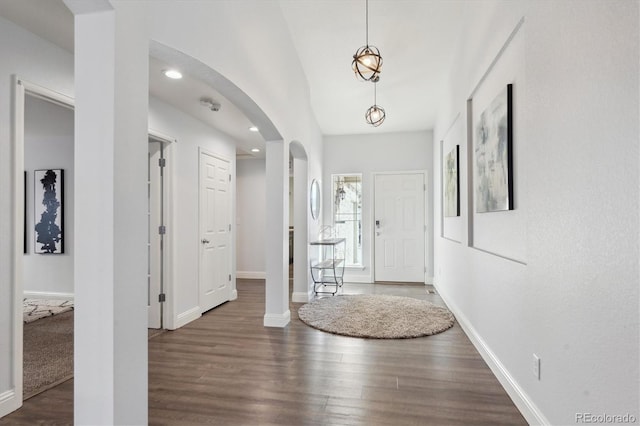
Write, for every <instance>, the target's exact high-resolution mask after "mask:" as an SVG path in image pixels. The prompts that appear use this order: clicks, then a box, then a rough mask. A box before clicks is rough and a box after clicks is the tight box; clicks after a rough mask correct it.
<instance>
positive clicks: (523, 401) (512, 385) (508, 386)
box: [436, 286, 551, 425]
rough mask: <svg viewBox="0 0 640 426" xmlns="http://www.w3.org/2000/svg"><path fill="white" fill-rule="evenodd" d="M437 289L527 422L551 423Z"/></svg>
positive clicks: (456, 309)
mask: <svg viewBox="0 0 640 426" xmlns="http://www.w3.org/2000/svg"><path fill="white" fill-rule="evenodd" d="M436 290H437V291H438V293H439V294H440V296H441V297H442V300H444V302H445V303H446V304H447V306H448V307H449V309H450V310H451V312H452V313H453V315H454V316H455V317H456V320H457V321H458V323H459V324H460V327H462V330H464V332H465V334H466V335H467V337H469V340H471V343H472V344H473V346H475V348H476V349H477V351H478V352H479V353H480V356H481V357H482V359H484V361H485V362H486V363H487V365H488V366H489V368H490V369H491V371H492V372H493V374H494V375H495V376H496V378H497V379H498V381H499V382H500V384H501V385H502V387H503V388H504V390H505V391H506V392H507V394H508V395H509V397H510V398H511V400H512V401H513V403H514V404H515V405H516V407H517V408H518V410H520V413H521V414H522V415H523V416H524V418H525V420H526V421H527V423H529V424H530V425H550V424H551V423H550V422H549V420H547V418H546V417H545V416H544V414H542V412H541V411H540V409H539V408H538V407H537V406H536V405H535V404H534V403H533V401H532V400H531V398H529V396H528V395H527V393H526V392H525V391H524V390H523V389H522V388H521V387H520V385H518V382H517V381H516V380H515V379H514V378H513V376H511V374H510V373H509V370H507V369H506V367H505V366H504V365H503V364H502V363H501V362H500V359H499V358H498V357H497V356H496V354H494V353H493V351H492V350H491V348H489V346H488V345H487V343H486V342H485V341H484V339H483V338H482V337H481V336H480V335H479V334H478V332H477V331H476V330H475V328H473V326H472V325H471V323H470V322H469V320H468V319H467V317H466V316H465V315H464V314H463V313H462V311H460V309H458V307H457V305H456V304H454V303H451V300H449V299H447V297H446V296H445V295H444V294H443V293H442V292H441V291H440V289H438V288H437V286H436Z"/></svg>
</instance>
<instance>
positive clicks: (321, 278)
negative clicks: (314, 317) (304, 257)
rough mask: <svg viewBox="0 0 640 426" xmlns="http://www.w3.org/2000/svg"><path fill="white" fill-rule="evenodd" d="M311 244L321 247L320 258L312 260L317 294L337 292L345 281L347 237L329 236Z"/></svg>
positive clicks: (314, 286) (314, 285)
mask: <svg viewBox="0 0 640 426" xmlns="http://www.w3.org/2000/svg"><path fill="white" fill-rule="evenodd" d="M340 244H342V247H341V249H340V247H339V246H340ZM309 245H311V246H317V247H318V248H319V255H318V260H317V261H312V262H311V278H312V279H313V291H314V292H315V293H316V294H336V293H337V292H338V289H339V288H340V287H342V283H343V276H344V253H345V246H346V239H345V238H328V239H324V240H318V241H312V242H310V243H309ZM331 290H333V291H331Z"/></svg>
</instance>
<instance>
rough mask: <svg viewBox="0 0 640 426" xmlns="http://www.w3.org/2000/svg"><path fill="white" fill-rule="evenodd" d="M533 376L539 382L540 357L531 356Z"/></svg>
mask: <svg viewBox="0 0 640 426" xmlns="http://www.w3.org/2000/svg"><path fill="white" fill-rule="evenodd" d="M533 375H534V376H535V377H536V379H538V380H540V357H539V356H538V355H536V354H533Z"/></svg>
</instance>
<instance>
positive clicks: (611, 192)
mask: <svg viewBox="0 0 640 426" xmlns="http://www.w3.org/2000/svg"><path fill="white" fill-rule="evenodd" d="M467 12H468V14H469V16H468V18H469V20H468V25H467V26H466V28H467V29H468V31H467V33H465V34H464V39H463V43H462V45H461V48H460V50H459V51H458V52H457V53H456V67H455V69H453V70H452V72H451V74H450V81H449V84H448V88H447V95H446V96H445V98H444V99H443V100H442V102H441V105H442V108H441V111H440V114H439V119H438V122H437V125H436V128H435V130H434V136H435V140H436V141H438V142H437V143H436V144H435V146H436V150H435V155H434V163H433V164H434V168H435V170H436V172H435V173H434V177H435V188H438V190H437V191H438V193H437V195H436V197H435V201H436V202H435V213H436V221H435V223H436V224H437V225H436V226H437V227H440V229H439V230H437V232H436V241H435V249H436V257H435V270H436V284H437V287H438V289H439V291H440V293H441V295H442V296H443V298H444V299H445V300H446V302H447V303H448V304H449V306H450V307H451V308H452V310H453V311H454V313H455V314H456V317H457V319H458V321H459V322H460V323H461V324H462V325H463V327H464V328H465V329H466V330H467V332H468V334H469V335H470V337H471V338H472V340H473V341H474V342H475V344H476V346H477V347H478V348H479V350H480V351H481V353H482V354H483V355H484V356H485V359H486V360H487V362H488V363H489V365H490V366H491V367H492V368H493V369H494V372H496V375H497V376H498V377H499V378H500V379H501V381H502V382H503V384H504V385H505V387H506V389H507V390H508V391H509V392H510V394H511V395H512V398H513V399H514V401H515V402H516V404H518V406H519V408H520V409H521V411H522V412H523V413H524V414H525V416H526V418H527V420H528V421H529V422H530V423H532V424H537V423H548V424H574V423H576V413H584V412H586V413H594V414H609V415H616V414H620V415H624V414H626V413H630V414H632V415H634V416H635V417H636V419H638V418H640V413H639V409H638V400H639V394H638V381H639V374H638V368H639V367H638V366H639V361H640V360H639V356H638V350H639V341H638V337H639V334H638V322H639V321H638V320H639V318H638V316H639V314H638V312H639V307H638V296H639V294H638V282H639V272H638V258H639V253H638V235H639V234H638V232H639V226H638V214H637V212H638V191H636V190H635V188H637V185H638V158H639V155H638V154H639V153H638V146H639V144H638V135H639V130H640V129H639V126H638V113H639V109H638V89H639V84H638V71H639V69H638V68H639V67H638V56H639V49H638V41H639V37H638V35H639V34H638V32H639V30H638V22H639V19H638V18H639V11H638V2H635V1H589V2H574V1H554V2H540V1H511V2H504V1H492V2H482V3H480V2H479V3H470V4H469V7H468V9H467ZM523 16H524V18H525V20H524V24H523V25H522V27H521V28H520V30H519V31H518V32H517V34H516V35H515V37H514V38H513V40H512V42H511V43H510V44H509V45H508V47H507V49H506V50H504V52H503V54H502V55H501V56H500V57H499V58H498V61H497V62H496V63H495V67H494V68H493V69H492V70H491V71H490V73H489V74H488V75H487V78H486V79H485V80H483V81H482V83H481V84H480V85H479V86H478V84H479V83H480V82H481V78H482V76H483V75H484V74H485V72H486V71H487V70H488V69H489V67H490V64H491V63H492V61H493V60H494V59H495V58H496V57H497V55H498V52H499V51H500V49H501V48H502V46H503V45H504V44H505V42H506V41H507V39H508V37H509V35H510V34H511V33H512V31H513V30H514V28H516V25H517V24H518V22H519V21H520V19H521V18H522V17H523ZM525 58H526V60H525ZM507 83H513V84H514V108H515V111H514V112H515V118H516V120H515V123H514V127H515V132H516V134H515V138H514V155H515V158H514V160H515V161H514V162H515V168H516V170H515V172H516V178H515V196H516V210H515V211H513V212H509V213H483V215H486V217H482V218H479V217H478V215H475V214H474V213H473V211H469V210H468V206H469V205H470V200H472V198H471V195H470V194H469V190H468V188H467V182H468V178H469V176H470V175H471V173H472V168H471V163H470V162H469V161H468V158H467V153H468V150H469V149H470V147H469V146H468V145H467V115H466V114H467V99H468V98H469V97H470V96H472V94H473V98H474V102H475V101H477V102H478V103H480V102H481V98H482V97H483V96H485V94H482V93H481V92H482V91H485V92H489V91H493V90H494V89H495V88H497V87H500V86H503V85H506V84H507ZM476 87H478V91H477V92H475V93H474V89H475V88H476ZM476 95H477V96H476ZM487 96H488V95H487ZM456 117H459V119H457V120H456ZM450 129H451V130H450ZM441 141H442V142H443V144H444V145H445V149H444V150H443V151H441V150H440V142H441ZM456 143H459V144H460V145H461V153H464V154H462V155H461V178H462V179H461V187H462V194H461V199H462V216H461V217H460V218H444V219H442V218H441V214H440V211H441V201H440V200H441V198H440V197H441V195H440V193H441V191H440V188H441V178H440V177H441V173H442V172H441V170H440V162H441V158H442V155H443V154H446V152H447V151H448V150H449V149H450V147H451V146H452V145H455V144H456ZM629 188H633V189H632V190H631V191H629ZM470 216H471V219H472V220H471V221H470V220H469V218H470ZM470 222H471V224H470ZM499 223H502V225H503V226H504V229H503V230H500V229H498V227H499ZM471 225H473V227H472V226H471ZM504 230H507V231H508V233H507V234H505V233H504V232H502V231H504ZM494 231H497V232H500V233H493V232H494ZM478 233H481V234H482V239H481V241H480V240H478V238H477V236H478ZM440 235H444V236H445V237H447V238H448V239H446V238H440ZM514 237H517V238H514ZM470 244H473V245H475V247H477V248H474V247H470ZM481 250H486V251H481ZM460 265H464V266H465V267H464V268H461V267H460ZM534 353H535V354H537V355H538V356H539V357H540V358H541V378H540V380H537V379H536V377H534V375H533V368H532V357H533V354H534Z"/></svg>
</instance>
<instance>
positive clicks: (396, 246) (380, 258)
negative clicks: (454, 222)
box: [374, 173, 425, 282]
mask: <svg viewBox="0 0 640 426" xmlns="http://www.w3.org/2000/svg"><path fill="white" fill-rule="evenodd" d="M374 186H375V189H374V197H375V202H374V203H375V206H374V227H375V229H374V232H375V246H374V250H375V255H374V260H375V269H374V272H375V281H401V282H424V281H425V259H424V254H425V247H424V246H425V206H424V203H425V180H424V173H405V174H403V173H398V174H378V175H375V182H374Z"/></svg>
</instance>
